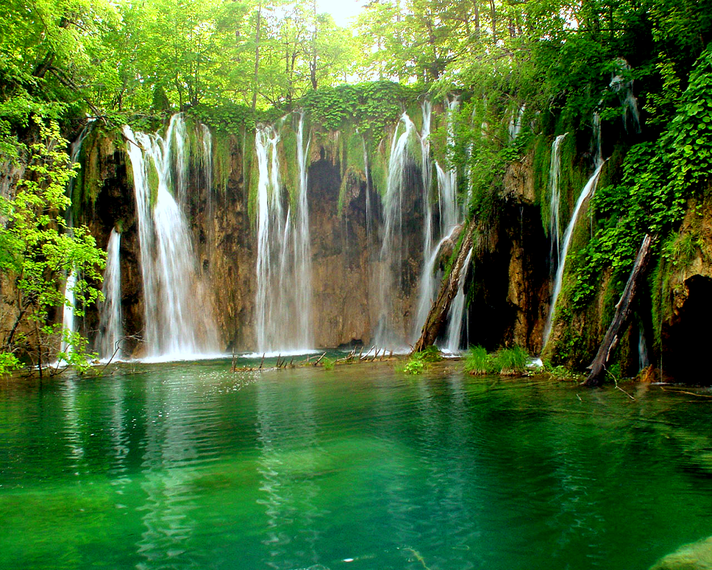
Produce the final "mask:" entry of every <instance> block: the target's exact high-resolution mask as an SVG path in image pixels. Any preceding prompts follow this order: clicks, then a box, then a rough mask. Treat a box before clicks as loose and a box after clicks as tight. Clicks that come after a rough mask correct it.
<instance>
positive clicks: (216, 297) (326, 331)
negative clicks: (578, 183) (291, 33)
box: [82, 134, 548, 356]
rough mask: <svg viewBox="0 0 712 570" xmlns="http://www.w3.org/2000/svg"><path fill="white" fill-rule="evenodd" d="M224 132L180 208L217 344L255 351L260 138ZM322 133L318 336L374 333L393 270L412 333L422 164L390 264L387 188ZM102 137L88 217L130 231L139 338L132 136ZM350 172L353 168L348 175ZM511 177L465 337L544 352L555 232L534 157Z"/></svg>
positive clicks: (402, 321)
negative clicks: (540, 195)
mask: <svg viewBox="0 0 712 570" xmlns="http://www.w3.org/2000/svg"><path fill="white" fill-rule="evenodd" d="M216 136H217V137H222V139H221V140H220V141H219V146H220V148H221V150H220V158H219V160H218V158H217V151H214V153H213V163H214V164H216V163H217V162H219V163H220V166H219V170H220V172H217V169H214V173H213V178H214V180H213V183H212V188H211V189H210V190H208V189H207V180H206V174H205V171H204V169H203V167H202V166H201V163H200V161H199V160H197V158H196V157H191V159H190V161H189V164H190V167H189V174H188V179H189V183H188V189H187V194H186V198H185V204H183V208H184V212H185V213H186V215H187V217H188V220H189V223H190V227H191V231H192V235H193V245H194V249H195V252H196V256H197V263H198V267H199V271H200V273H201V275H202V276H203V278H204V281H205V283H206V286H207V287H208V288H209V290H210V291H209V292H210V295H209V297H210V298H211V299H212V305H213V307H212V309H213V310H214V315H215V320H216V324H217V327H218V330H219V336H220V348H221V349H222V350H226V351H228V352H229V351H231V350H233V349H234V350H236V351H252V350H255V348H256V331H255V305H256V302H255V296H256V292H257V283H256V261H257V235H256V223H255V222H254V219H252V218H251V215H252V216H254V213H252V212H251V211H250V196H249V191H248V187H249V186H250V184H251V183H250V181H249V179H248V173H249V172H252V176H255V169H254V168H252V169H250V162H251V161H252V160H253V157H252V154H253V153H254V150H253V145H254V143H253V142H252V141H253V139H252V138H251V136H249V137H248V136H240V135H225V134H219V135H216ZM320 136H321V140H322V141H323V144H319V142H318V140H319V139H318V138H316V137H315V138H314V139H312V145H311V150H310V159H311V163H310V166H309V169H308V193H307V196H308V207H309V220H310V245H311V256H312V307H313V310H312V323H313V332H314V344H315V345H316V346H318V347H338V346H346V345H358V344H364V345H370V344H371V343H373V341H374V334H375V331H376V328H377V326H378V323H379V318H380V316H381V311H382V308H381V299H380V298H379V291H380V290H381V287H382V284H383V280H384V278H388V276H389V275H390V276H392V282H391V285H392V286H391V288H390V293H389V295H388V298H387V299H386V303H387V306H388V311H389V312H390V315H391V316H390V323H389V324H390V326H391V328H392V329H393V331H394V333H395V335H396V336H398V337H401V338H403V339H404V340H406V341H410V340H412V339H413V336H414V333H415V331H413V328H414V322H413V321H414V318H415V314H416V311H417V309H416V307H417V302H418V293H419V291H418V288H419V281H420V272H421V268H422V264H423V252H422V247H423V245H422V242H423V221H424V204H423V196H422V189H421V184H422V178H421V173H420V170H419V169H418V168H417V167H416V166H415V165H414V164H411V165H410V166H407V171H406V175H405V191H404V200H403V218H402V219H403V222H402V226H401V228H400V230H399V234H398V236H399V237H398V238H397V239H396V241H395V249H397V253H398V255H397V256H396V257H397V260H396V261H394V260H393V259H391V261H390V263H391V264H392V266H391V267H387V262H386V261H385V260H384V258H383V257H382V255H381V244H382V240H383V232H384V221H383V205H382V199H381V196H380V195H379V194H378V193H377V192H376V191H375V190H374V187H373V185H372V184H371V183H370V182H371V181H370V180H366V177H365V175H364V174H363V173H360V172H357V171H354V170H349V169H346V168H344V165H342V164H341V163H340V162H339V160H340V157H339V153H338V152H335V150H334V148H335V145H334V141H333V140H331V139H330V138H329V137H326V138H325V137H324V135H323V134H322V135H320ZM95 138H96V140H94V141H88V143H87V147H86V149H85V153H84V154H85V159H84V160H85V161H86V163H87V164H90V165H92V166H91V168H90V169H87V170H91V172H92V174H91V175H90V176H89V177H88V178H89V180H90V183H94V182H95V183H96V186H95V187H94V191H93V193H92V192H90V191H89V190H91V188H88V189H87V188H85V189H84V190H83V191H84V194H85V195H88V196H91V197H92V200H91V201H88V200H87V199H86V198H84V202H83V204H84V207H83V209H82V220H83V221H84V222H85V223H87V224H88V225H89V226H90V227H91V229H92V232H93V233H94V235H95V236H96V237H97V243H98V245H99V246H100V247H103V248H105V247H106V244H107V242H108V238H109V234H110V232H111V229H112V228H113V227H116V228H117V230H119V231H121V232H122V242H121V260H122V261H121V274H122V305H123V313H124V319H125V323H124V326H125V333H126V334H127V335H130V336H134V337H137V338H138V337H140V336H141V334H142V328H143V303H142V281H141V268H140V262H139V259H140V251H139V240H138V232H137V227H136V212H135V209H136V206H135V198H134V191H133V187H132V184H131V181H130V180H129V178H128V177H127V161H128V158H127V155H126V153H125V151H124V150H123V149H122V145H123V144H125V143H124V142H123V140H116V139H113V140H112V137H111V136H109V135H101V136H99V135H97V136H96V137H95ZM332 138H333V137H332ZM335 140H337V139H335ZM283 154H284V153H283ZM246 155H247V156H246ZM341 158H343V157H341ZM128 170H129V171H130V168H129V169H128ZM342 176H346V181H345V183H344V184H343V185H342ZM92 180H93V181H94V182H91V181H92ZM507 181H508V182H507V185H506V187H505V191H504V193H503V196H502V200H501V211H500V213H499V216H498V221H497V223H496V224H495V225H494V226H493V227H489V228H487V230H486V233H488V236H486V237H485V238H482V239H480V240H479V243H480V246H478V249H477V250H476V253H477V255H476V256H473V257H477V259H476V260H475V261H474V271H471V272H470V277H469V278H468V287H469V288H470V295H469V298H470V301H471V302H470V307H469V313H470V323H471V325H472V326H470V327H469V338H468V341H469V342H470V343H477V344H484V345H485V346H487V347H488V348H493V349H494V348H497V347H498V346H500V345H502V344H519V345H522V346H525V347H527V348H528V349H529V350H530V351H533V352H536V351H538V349H539V343H540V342H541V330H542V328H543V322H544V319H545V317H546V315H545V311H544V310H543V307H545V306H546V300H547V296H548V268H547V255H548V241H547V240H546V238H545V237H544V234H543V230H542V229H541V221H540V214H539V210H538V207H537V206H535V205H533V203H532V201H533V190H532V188H533V182H532V175H531V161H529V162H527V161H524V162H522V163H521V164H517V165H516V168H513V170H512V171H511V172H510V174H508V176H507ZM252 183H254V181H253V182H252ZM340 194H341V198H340V197H339V195H340ZM340 200H341V204H340V203H339V202H340ZM435 216H436V217H435V219H434V221H433V222H434V224H437V223H438V221H437V208H436V214H435ZM436 227H437V226H436ZM452 245H453V246H454V244H452ZM470 286H471V287H470ZM207 309H209V307H208V308H207ZM207 309H206V310H207ZM97 326H98V312H97V311H96V310H94V311H90V312H89V315H88V316H87V318H86V319H85V323H84V332H85V333H87V334H88V335H89V336H90V338H91V337H92V336H93V335H94V333H95V330H96V328H97ZM416 336H417V335H416ZM126 346H127V349H128V350H127V351H128V352H129V353H131V352H133V354H134V355H135V356H140V354H141V349H140V343H139V342H138V341H137V340H129V342H128V343H127V345H126Z"/></svg>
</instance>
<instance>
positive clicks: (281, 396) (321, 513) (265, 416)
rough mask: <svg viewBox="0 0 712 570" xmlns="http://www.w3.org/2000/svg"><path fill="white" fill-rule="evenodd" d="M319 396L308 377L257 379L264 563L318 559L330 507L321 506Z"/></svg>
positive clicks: (287, 564)
mask: <svg viewBox="0 0 712 570" xmlns="http://www.w3.org/2000/svg"><path fill="white" fill-rule="evenodd" d="M315 402H316V397H315V394H314V386H313V383H312V381H311V380H310V379H303V380H301V381H299V382H295V383H293V384H290V390H289V392H288V393H286V394H285V392H284V390H275V387H274V385H273V384H272V383H271V382H260V383H258V384H257V426H256V428H257V440H258V446H259V451H260V458H259V461H258V467H257V470H258V472H259V475H260V481H259V491H260V498H259V499H258V500H257V503H258V504H260V505H262V506H263V507H264V512H265V515H266V529H265V530H264V532H263V534H264V538H263V539H262V544H263V545H264V546H265V547H266V550H267V556H268V558H267V560H266V561H265V563H266V564H267V565H268V566H269V567H270V568H275V569H276V570H282V569H284V570H286V569H290V568H297V567H304V566H307V565H315V564H318V563H319V558H320V556H319V553H318V544H319V541H320V538H321V536H322V527H323V525H324V522H325V518H326V516H327V515H328V511H326V510H324V509H322V508H320V506H319V502H320V499H321V498H320V495H321V493H322V490H321V487H320V485H319V484H318V482H317V479H316V478H317V477H318V476H319V475H320V473H319V467H320V458H321V456H323V455H324V453H325V452H324V449H323V448H322V446H321V445H320V442H319V437H318V433H317V431H318V430H317V418H316V415H315V410H314V407H315Z"/></svg>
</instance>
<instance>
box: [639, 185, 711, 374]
mask: <svg viewBox="0 0 712 570" xmlns="http://www.w3.org/2000/svg"><path fill="white" fill-rule="evenodd" d="M666 249H668V251H669V253H670V259H668V260H667V261H665V260H664V259H663V260H661V262H660V266H659V268H658V274H657V279H656V281H655V287H656V288H659V307H658V312H659V315H660V318H661V322H660V337H661V343H662V350H663V352H664V354H665V357H664V359H663V373H664V374H665V375H668V376H672V377H673V378H679V379H681V380H684V381H686V382H695V383H704V384H709V383H710V379H709V362H708V358H707V352H708V350H709V342H710V332H709V331H710V329H709V327H710V322H712V196H710V192H709V191H708V192H707V194H706V195H705V197H704V198H701V199H700V200H699V201H698V200H690V203H689V204H688V209H687V214H686V215H685V218H684V220H683V222H682V225H681V227H680V231H679V234H678V235H677V236H676V237H675V238H674V239H671V241H670V242H668V244H667V248H666ZM656 294H658V292H657V291H654V293H653V298H655V296H656Z"/></svg>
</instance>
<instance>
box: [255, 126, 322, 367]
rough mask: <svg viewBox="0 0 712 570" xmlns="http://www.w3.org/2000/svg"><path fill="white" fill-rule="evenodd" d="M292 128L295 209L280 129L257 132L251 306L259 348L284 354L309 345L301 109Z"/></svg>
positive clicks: (304, 144) (308, 267) (261, 128)
mask: <svg viewBox="0 0 712 570" xmlns="http://www.w3.org/2000/svg"><path fill="white" fill-rule="evenodd" d="M296 134H297V162H298V167H299V183H298V188H297V189H296V191H297V196H296V199H295V200H294V206H295V207H294V213H293V212H292V208H291V207H290V206H289V205H288V204H289V200H288V199H287V198H288V197H287V196H284V195H283V188H282V183H281V180H280V177H279V167H280V165H279V152H278V144H279V141H280V134H279V131H278V129H276V128H274V127H272V126H266V125H259V126H258V127H257V131H256V134H255V154H256V156H257V166H258V175H259V178H258V184H257V218H258V220H257V297H256V306H255V310H256V313H257V318H256V335H257V350H258V352H259V353H281V354H285V353H287V352H303V351H305V350H310V349H312V348H313V346H312V345H313V338H312V325H311V297H312V296H311V286H312V285H311V246H310V236H309V208H308V202H307V183H308V179H307V158H308V156H309V137H308V136H307V137H305V136H304V115H300V116H299V124H298V127H297V133H296ZM305 138H306V140H305ZM285 202H286V204H285ZM285 206H286V212H285Z"/></svg>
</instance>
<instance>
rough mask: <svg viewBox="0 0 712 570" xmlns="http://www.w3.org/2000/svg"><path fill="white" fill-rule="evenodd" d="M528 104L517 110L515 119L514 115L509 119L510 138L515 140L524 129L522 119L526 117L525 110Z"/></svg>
mask: <svg viewBox="0 0 712 570" xmlns="http://www.w3.org/2000/svg"><path fill="white" fill-rule="evenodd" d="M526 108H527V106H526V104H524V105H522V106H521V107H519V110H518V111H517V119H516V121H515V119H514V115H512V117H511V118H510V119H509V140H510V141H514V140H515V139H516V138H517V137H518V136H519V133H520V132H521V130H522V119H523V118H524V111H525V110H526Z"/></svg>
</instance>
